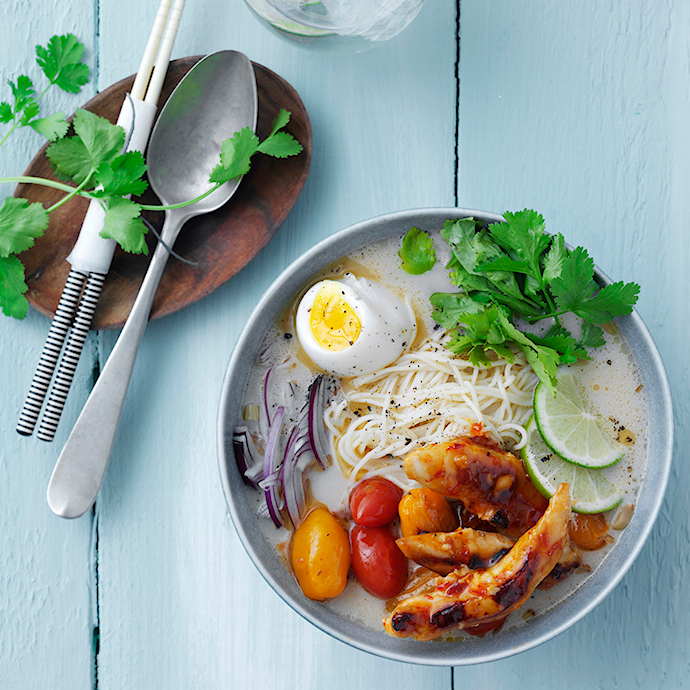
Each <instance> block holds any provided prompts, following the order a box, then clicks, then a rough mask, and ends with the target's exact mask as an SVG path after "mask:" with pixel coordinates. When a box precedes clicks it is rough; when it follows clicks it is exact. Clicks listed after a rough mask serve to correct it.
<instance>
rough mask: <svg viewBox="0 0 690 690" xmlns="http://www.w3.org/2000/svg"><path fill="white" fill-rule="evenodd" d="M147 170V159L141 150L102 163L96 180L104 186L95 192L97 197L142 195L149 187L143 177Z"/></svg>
mask: <svg viewBox="0 0 690 690" xmlns="http://www.w3.org/2000/svg"><path fill="white" fill-rule="evenodd" d="M145 172H146V160H145V159H144V156H143V155H142V154H141V153H140V152H139V151H128V152H127V153H123V154H122V155H121V156H117V157H116V158H114V159H113V160H112V162H110V163H102V164H101V165H100V166H99V168H98V170H97V171H96V180H97V181H98V182H99V183H100V184H101V186H102V187H103V189H102V190H98V191H96V192H94V193H93V195H94V196H96V197H105V196H127V195H132V196H140V195H141V194H143V193H144V192H145V191H146V190H147V189H148V186H149V185H148V182H146V181H145V180H143V179H141V178H142V177H143V175H144V173H145Z"/></svg>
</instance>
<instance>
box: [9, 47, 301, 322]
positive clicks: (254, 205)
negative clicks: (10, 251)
mask: <svg viewBox="0 0 690 690" xmlns="http://www.w3.org/2000/svg"><path fill="white" fill-rule="evenodd" d="M200 59H201V56H191V57H187V58H183V59H180V60H175V61H173V62H172V63H171V64H170V66H169V68H168V73H167V76H166V79H165V82H164V84H163V89H162V92H161V97H160V101H159V111H160V108H162V107H163V106H164V105H165V103H166V102H167V100H168V98H169V97H170V94H171V93H172V91H173V89H174V88H175V87H176V86H177V84H179V82H180V80H181V79H182V78H183V77H184V76H185V75H186V74H187V72H189V70H190V69H191V68H192V67H193V66H194V65H195V64H196V63H197V62H198V61H199V60H200ZM254 71H255V74H256V86H257V93H258V100H259V113H258V121H257V126H256V132H257V135H258V136H259V138H260V139H262V140H263V139H265V138H266V137H267V136H268V135H269V134H270V132H271V129H272V123H273V121H274V120H275V118H276V117H277V115H278V112H279V111H280V109H281V108H284V109H286V110H288V111H289V112H290V113H291V117H290V122H289V124H288V126H287V128H286V129H285V131H287V132H289V133H290V134H292V136H294V137H295V138H296V139H297V141H299V142H300V143H301V144H302V146H303V150H302V152H301V153H300V154H299V155H298V156H294V157H292V158H289V159H287V160H284V161H281V164H280V165H279V166H277V165H274V164H273V163H272V162H271V161H270V160H268V159H267V157H266V156H256V157H255V159H254V160H253V162H252V169H251V170H250V172H249V173H248V174H247V175H246V176H245V177H244V179H243V180H242V184H241V186H240V188H239V190H238V192H237V193H236V194H234V195H233V198H232V201H231V202H229V203H227V204H225V205H223V206H221V207H220V208H219V209H217V210H216V211H214V212H213V213H207V214H204V215H202V216H199V217H197V218H193V219H190V220H189V221H188V222H187V223H186V224H185V229H184V230H185V231H184V232H183V233H182V236H181V237H180V239H179V241H178V242H176V245H175V246H176V252H177V253H178V254H179V255H180V256H183V257H184V258H185V259H187V260H188V261H190V262H193V263H186V262H183V261H179V260H178V259H176V258H173V260H172V261H170V264H169V265H168V266H167V267H166V270H165V273H164V274H163V277H162V279H161V283H160V285H159V287H158V291H157V292H156V298H155V300H154V302H153V306H152V308H151V319H156V318H160V317H161V316H165V315H166V314H170V313H172V312H175V311H177V310H178V309H182V308H184V307H186V306H188V305H190V304H193V303H194V302H196V301H198V300H199V299H201V298H202V297H205V296H206V295H208V294H209V293H211V292H213V290H215V289H216V288H217V287H218V286H219V285H222V284H223V283H224V282H226V281H227V280H229V279H230V278H232V276H234V275H235V274H236V273H237V272H238V271H239V270H240V269H242V268H243V267H244V266H245V265H246V264H247V263H248V262H249V261H251V260H252V259H253V258H254V257H255V256H256V255H257V253H258V252H259V251H260V250H261V249H262V248H263V247H264V246H265V245H266V243H267V242H268V241H269V240H270V239H271V237H273V235H274V234H275V233H276V231H277V230H278V228H279V227H280V225H281V223H282V222H283V220H285V218H286V216H287V214H288V213H289V212H290V209H291V208H292V206H293V205H294V203H295V201H296V200H297V197H298V196H299V193H300V192H301V191H302V187H303V186H304V182H305V181H306V178H307V173H308V171H309V163H310V160H311V125H310V124H309V116H308V115H307V112H306V110H305V109H304V105H303V104H302V101H301V100H300V97H299V95H298V94H297V93H296V92H295V90H294V89H293V88H292V87H291V86H290V85H289V84H288V83H287V82H285V80H284V79H281V78H280V77H279V76H278V75H277V74H275V72H272V71H271V70H269V69H266V68H265V67H264V66H263V65H254ZM133 83H134V75H132V76H130V77H127V78H125V79H122V80H120V81H118V82H117V83H115V84H113V85H111V86H109V87H108V88H107V89H105V90H104V91H101V92H100V93H99V94H98V95H96V96H95V97H94V98H93V99H91V100H90V101H89V102H88V103H86V104H85V106H84V107H85V108H86V110H89V111H91V112H94V113H96V114H97V115H100V116H101V117H105V118H106V119H108V120H110V121H111V122H113V123H114V122H116V120H117V117H118V115H119V113H120V108H121V106H122V102H123V100H124V98H125V94H127V93H128V92H129V90H130V89H131V87H132V84H133ZM46 149H47V144H46V145H45V146H44V147H43V148H42V149H41V150H40V151H39V152H38V153H37V154H36V156H35V157H34V159H33V160H32V162H31V163H30V165H29V167H28V169H27V170H26V171H25V173H24V175H26V176H27V177H47V178H49V179H53V180H57V179H58V178H57V175H56V174H55V173H53V171H52V170H51V167H50V162H49V161H48V158H47V156H46ZM209 172H210V171H209ZM63 194H64V192H61V191H59V190H56V189H52V188H49V187H41V186H39V185H31V184H20V185H18V186H17V189H16V191H15V196H20V197H23V198H26V199H27V200H28V201H29V202H30V203H36V202H40V203H43V205H44V206H50V205H52V204H54V203H55V202H56V201H57V200H59V199H60V198H61V197H62V196H63ZM142 202H143V203H145V204H159V203H160V202H159V200H158V198H157V197H156V195H155V194H154V193H153V191H151V190H149V191H148V192H146V193H145V194H144V196H143V197H142ZM87 208H88V201H87V200H86V199H76V200H75V202H74V203H70V204H65V205H64V206H61V207H60V208H58V209H56V210H55V211H54V212H53V213H51V216H50V225H49V227H48V230H46V232H45V234H44V235H43V236H42V237H40V238H38V239H37V240H36V242H35V244H34V246H33V247H31V248H30V249H28V250H27V251H25V252H23V253H22V255H21V260H22V262H23V263H24V266H25V269H26V282H27V285H28V286H29V290H28V292H27V293H26V295H27V298H28V300H29V302H30V303H31V305H32V306H33V307H35V308H36V309H38V310H39V311H40V312H41V313H42V314H45V315H46V316H50V317H51V318H52V317H53V315H54V314H55V310H56V309H57V305H58V302H59V300H60V297H61V295H62V290H63V288H64V286H65V281H66V280H67V275H68V273H69V271H70V268H71V267H70V265H69V264H68V263H67V261H66V259H67V256H68V255H69V254H70V252H71V251H72V247H73V246H74V243H75V242H76V240H77V237H78V236H79V232H80V230H81V226H82V223H83V221H84V216H85V215H86V210H87ZM147 220H148V221H149V222H150V223H151V224H152V225H153V226H154V227H155V228H156V230H157V231H158V232H159V233H160V231H161V229H162V227H163V220H164V215H163V213H161V212H158V213H154V212H149V213H148V214H147ZM155 244H156V238H155V237H154V236H153V234H152V233H149V234H148V236H147V245H148V255H143V254H138V255H137V254H129V253H127V252H124V251H122V250H121V249H120V248H119V247H118V248H117V249H116V251H115V256H114V257H113V263H112V265H111V267H110V271H109V272H108V277H107V278H106V281H105V283H104V285H103V291H102V293H101V296H100V299H99V301H98V307H97V308H96V312H95V314H94V317H93V322H92V324H91V328H93V329H94V330H102V329H108V328H121V327H122V325H123V324H124V322H125V319H126V318H127V315H128V314H129V312H130V310H131V308H132V305H133V304H134V300H135V299H136V296H137V293H138V291H139V288H140V287H141V283H142V281H143V279H144V274H145V273H146V270H147V269H148V265H149V262H150V259H151V256H152V255H153V248H154V247H155Z"/></svg>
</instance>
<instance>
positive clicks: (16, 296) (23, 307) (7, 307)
mask: <svg viewBox="0 0 690 690" xmlns="http://www.w3.org/2000/svg"><path fill="white" fill-rule="evenodd" d="M28 289H29V288H28V286H27V284H26V282H24V266H22V262H21V261H20V260H19V259H18V258H17V257H16V256H7V257H5V256H3V257H0V307H2V311H3V312H4V313H5V315H6V316H14V317H15V318H16V319H23V318H24V317H25V316H26V312H27V311H28V309H29V302H28V300H27V299H26V297H24V293H25V292H26V291H27V290H28Z"/></svg>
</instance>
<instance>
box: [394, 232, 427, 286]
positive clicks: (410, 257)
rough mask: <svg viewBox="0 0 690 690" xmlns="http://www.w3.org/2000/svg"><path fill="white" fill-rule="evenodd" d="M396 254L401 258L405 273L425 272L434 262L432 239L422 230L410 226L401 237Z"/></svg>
mask: <svg viewBox="0 0 690 690" xmlns="http://www.w3.org/2000/svg"><path fill="white" fill-rule="evenodd" d="M398 256H399V257H400V258H401V259H402V268H403V270H404V271H407V273H411V274H412V275H415V276H417V275H421V274H422V273H426V272H427V271H430V270H431V269H432V268H433V267H434V264H435V263H436V250H435V249H434V241H433V240H432V239H431V237H429V234H428V233H426V232H424V231H423V230H420V229H419V228H410V229H409V230H408V231H407V233H405V237H403V241H402V246H401V247H400V251H399V252H398Z"/></svg>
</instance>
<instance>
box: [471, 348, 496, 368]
mask: <svg viewBox="0 0 690 690" xmlns="http://www.w3.org/2000/svg"><path fill="white" fill-rule="evenodd" d="M467 359H469V361H470V364H472V365H473V366H475V367H488V366H489V365H490V364H491V360H490V359H489V358H488V357H487V356H486V352H485V350H484V346H483V345H475V346H474V347H473V348H472V349H471V350H470V351H469V353H468V355H467Z"/></svg>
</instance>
